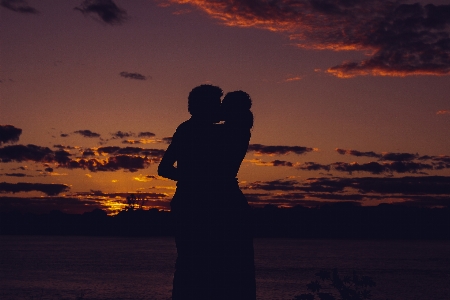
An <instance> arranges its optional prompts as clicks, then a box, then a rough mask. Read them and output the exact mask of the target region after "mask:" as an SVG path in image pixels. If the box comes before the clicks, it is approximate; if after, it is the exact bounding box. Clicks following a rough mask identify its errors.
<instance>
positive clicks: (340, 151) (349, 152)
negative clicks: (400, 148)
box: [335, 148, 382, 158]
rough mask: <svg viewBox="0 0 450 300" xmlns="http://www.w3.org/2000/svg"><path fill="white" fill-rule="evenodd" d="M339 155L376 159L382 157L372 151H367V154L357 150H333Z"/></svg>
mask: <svg viewBox="0 0 450 300" xmlns="http://www.w3.org/2000/svg"><path fill="white" fill-rule="evenodd" d="M335 150H336V151H337V152H338V153H339V154H342V155H344V154H348V155H353V156H366V157H376V158H380V157H381V156H382V155H381V154H378V153H375V152H373V151H369V152H361V151H358V150H345V149H339V148H336V149H335Z"/></svg>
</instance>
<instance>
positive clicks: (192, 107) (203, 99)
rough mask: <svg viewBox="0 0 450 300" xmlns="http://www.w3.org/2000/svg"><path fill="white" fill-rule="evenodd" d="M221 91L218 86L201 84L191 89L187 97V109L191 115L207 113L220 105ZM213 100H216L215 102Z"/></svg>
mask: <svg viewBox="0 0 450 300" xmlns="http://www.w3.org/2000/svg"><path fill="white" fill-rule="evenodd" d="M222 95H223V91H222V89H221V88H220V87H218V86H214V85H210V84H202V85H199V86H197V87H195V88H193V89H192V91H191V92H190V93H189V97H188V111H189V112H190V113H191V115H199V114H209V113H210V112H211V110H214V109H216V108H217V106H218V105H220V98H221V97H222ZM214 100H216V101H217V100H218V102H217V103H215V102H214Z"/></svg>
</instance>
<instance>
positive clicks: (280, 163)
mask: <svg viewBox="0 0 450 300" xmlns="http://www.w3.org/2000/svg"><path fill="white" fill-rule="evenodd" d="M270 163H271V164H272V165H273V166H274V167H292V166H294V164H293V163H291V162H290V161H284V160H278V159H277V160H274V161H271V162H270Z"/></svg>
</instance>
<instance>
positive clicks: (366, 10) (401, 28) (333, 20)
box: [170, 0, 450, 78]
mask: <svg viewBox="0 0 450 300" xmlns="http://www.w3.org/2000/svg"><path fill="white" fill-rule="evenodd" d="M170 2H171V3H173V4H189V5H191V6H194V7H196V8H198V9H200V10H202V11H204V12H206V13H207V14H208V15H209V16H211V17H212V18H214V19H216V20H218V21H219V22H221V23H222V24H223V25H226V26H237V27H256V28H261V29H265V30H269V31H274V32H280V33H282V34H285V35H287V36H288V37H289V39H290V40H291V41H293V42H294V43H295V44H296V45H297V46H298V47H300V48H307V49H316V50H325V49H327V50H334V51H348V50H358V51H366V52H367V56H368V58H367V59H364V60H362V61H359V62H343V63H342V64H340V65H337V66H334V67H331V68H329V69H328V70H327V73H328V74H331V75H334V76H337V77H340V78H349V77H355V76H364V75H370V76H400V77H402V76H408V75H450V44H449V43H448V40H449V39H450V22H449V21H448V20H450V13H449V12H450V5H440V6H437V5H433V4H427V5H425V6H423V5H422V4H420V3H415V4H405V3H402V1H396V2H392V1H384V0H372V1H364V0H353V1H345V0H336V1H331V0H323V1H290V0H273V1H251V0H234V1H227V0H214V1H213V0H170Z"/></svg>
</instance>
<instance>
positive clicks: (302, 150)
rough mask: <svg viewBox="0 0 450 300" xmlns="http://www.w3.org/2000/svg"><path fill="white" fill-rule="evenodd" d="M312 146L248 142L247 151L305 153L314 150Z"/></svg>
mask: <svg viewBox="0 0 450 300" xmlns="http://www.w3.org/2000/svg"><path fill="white" fill-rule="evenodd" d="M315 150H316V149H314V148H308V147H301V146H266V145H261V144H250V145H249V146H248V150H247V152H255V153H256V154H259V155H285V154H289V153H295V154H299V155H301V154H305V153H308V152H312V151H315Z"/></svg>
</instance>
